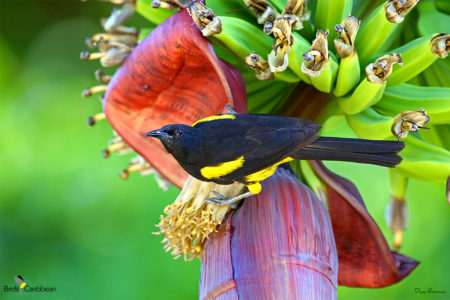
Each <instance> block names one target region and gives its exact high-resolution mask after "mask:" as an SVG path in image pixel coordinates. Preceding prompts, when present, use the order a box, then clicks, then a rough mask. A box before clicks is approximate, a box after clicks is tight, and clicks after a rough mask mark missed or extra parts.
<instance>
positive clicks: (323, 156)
mask: <svg viewBox="0 0 450 300" xmlns="http://www.w3.org/2000/svg"><path fill="white" fill-rule="evenodd" d="M404 146H405V145H404V143H403V142H397V141H377V140H363V139H350V138H335V137H319V138H318V139H317V140H316V141H315V142H314V143H312V144H310V145H308V146H306V147H305V148H303V149H302V150H300V151H299V152H297V153H295V154H294V155H292V158H294V159H308V160H336V161H350V162H357V163H363V164H373V165H379V166H385V167H390V168H393V167H395V165H397V164H399V163H400V162H401V161H402V158H401V157H400V156H399V155H397V152H399V151H400V150H402V149H403V147H404Z"/></svg>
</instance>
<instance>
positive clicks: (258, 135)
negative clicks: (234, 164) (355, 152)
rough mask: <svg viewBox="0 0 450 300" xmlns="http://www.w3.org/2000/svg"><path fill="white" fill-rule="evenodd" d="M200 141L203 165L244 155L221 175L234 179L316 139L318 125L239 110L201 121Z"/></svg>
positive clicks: (260, 168)
mask: <svg viewBox="0 0 450 300" xmlns="http://www.w3.org/2000/svg"><path fill="white" fill-rule="evenodd" d="M195 127H197V128H201V129H202V139H201V140H202V145H200V149H202V152H203V153H204V154H205V160H204V161H205V163H206V165H207V166H215V165H218V164H220V163H223V162H228V161H232V160H235V159H237V158H239V157H241V156H243V157H244V164H243V165H242V167H239V168H237V169H236V170H234V171H233V172H231V173H229V174H226V175H224V176H222V177H221V178H224V179H231V180H234V179H237V178H242V177H244V176H246V175H249V174H252V173H255V172H257V171H259V170H262V169H265V168H267V167H269V166H272V165H274V164H275V163H277V162H279V161H281V160H283V159H284V158H286V157H289V155H291V154H293V153H295V152H297V151H298V150H300V149H301V148H303V147H304V146H306V145H308V144H310V143H312V142H313V141H314V140H316V139H317V132H318V131H319V130H320V128H321V126H320V125H319V124H315V123H313V122H311V121H308V120H301V119H296V118H289V117H282V116H274V115H255V114H243V115H235V118H234V119H221V120H214V121H208V122H201V123H198V124H197V125H195Z"/></svg>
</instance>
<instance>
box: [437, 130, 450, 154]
mask: <svg viewBox="0 0 450 300" xmlns="http://www.w3.org/2000/svg"><path fill="white" fill-rule="evenodd" d="M433 130H434V132H436V133H437V135H438V136H439V139H440V141H441V143H442V147H443V148H444V149H446V150H450V125H449V124H442V125H436V126H433Z"/></svg>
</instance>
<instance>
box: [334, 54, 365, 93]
mask: <svg viewBox="0 0 450 300" xmlns="http://www.w3.org/2000/svg"><path fill="white" fill-rule="evenodd" d="M360 77H361V74H360V67H359V60H358V54H355V55H352V56H349V57H344V58H341V61H340V64H339V70H338V74H337V79H336V86H335V88H334V90H333V94H334V95H335V96H336V97H342V96H344V95H346V94H347V93H348V92H350V91H351V90H352V89H353V88H354V87H355V86H356V85H357V84H358V82H359V80H360Z"/></svg>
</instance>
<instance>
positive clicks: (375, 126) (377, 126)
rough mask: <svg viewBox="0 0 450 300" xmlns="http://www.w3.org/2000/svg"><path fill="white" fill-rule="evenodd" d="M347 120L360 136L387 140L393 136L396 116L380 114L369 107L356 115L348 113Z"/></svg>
mask: <svg viewBox="0 0 450 300" xmlns="http://www.w3.org/2000/svg"><path fill="white" fill-rule="evenodd" d="M346 120H347V123H348V125H349V126H350V128H351V129H352V130H353V132H354V133H355V134H356V135H357V136H358V137H360V138H363V139H371V140H385V139H388V138H392V137H393V135H392V133H391V126H392V122H393V121H394V118H392V117H386V116H383V115H381V114H379V113H378V112H377V111H375V110H374V109H373V108H371V107H368V108H366V109H365V110H363V111H362V112H360V113H358V114H354V115H346Z"/></svg>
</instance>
